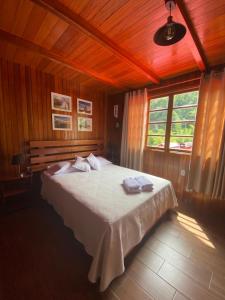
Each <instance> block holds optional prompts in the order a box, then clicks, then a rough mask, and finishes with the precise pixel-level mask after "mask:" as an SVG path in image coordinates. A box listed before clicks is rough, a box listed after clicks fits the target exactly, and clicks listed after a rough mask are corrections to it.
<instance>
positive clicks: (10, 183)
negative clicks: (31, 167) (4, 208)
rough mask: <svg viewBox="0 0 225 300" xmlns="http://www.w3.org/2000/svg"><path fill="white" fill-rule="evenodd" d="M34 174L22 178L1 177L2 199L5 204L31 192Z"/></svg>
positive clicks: (0, 195)
mask: <svg viewBox="0 0 225 300" xmlns="http://www.w3.org/2000/svg"><path fill="white" fill-rule="evenodd" d="M32 177H33V176H32V174H23V177H21V176H7V175H3V176H2V175H0V199H1V202H5V201H6V199H7V198H9V197H13V196H16V195H19V194H24V193H27V192H29V191H31V188H32Z"/></svg>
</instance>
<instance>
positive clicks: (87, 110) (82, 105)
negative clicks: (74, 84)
mask: <svg viewBox="0 0 225 300" xmlns="http://www.w3.org/2000/svg"><path fill="white" fill-rule="evenodd" d="M77 113H78V114H84V115H92V101H88V100H84V99H80V98H77Z"/></svg>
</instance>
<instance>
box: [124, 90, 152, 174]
mask: <svg viewBox="0 0 225 300" xmlns="http://www.w3.org/2000/svg"><path fill="white" fill-rule="evenodd" d="M147 102H148V101H147V89H144V90H138V91H132V92H128V93H126V95H125V106H124V116H123V131H122V142H121V156H120V163H121V165H122V166H124V167H127V168H131V169H135V170H139V171H141V170H142V165H143V152H144V143H145V129H146V120H147Z"/></svg>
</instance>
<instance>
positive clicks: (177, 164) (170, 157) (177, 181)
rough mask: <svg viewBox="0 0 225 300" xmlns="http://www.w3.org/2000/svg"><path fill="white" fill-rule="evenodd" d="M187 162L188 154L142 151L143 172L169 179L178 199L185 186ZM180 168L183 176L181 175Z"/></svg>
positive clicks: (187, 170)
mask: <svg viewBox="0 0 225 300" xmlns="http://www.w3.org/2000/svg"><path fill="white" fill-rule="evenodd" d="M189 164H190V155H189V154H184V153H182V154H180V153H165V152H162V151H157V150H149V149H146V150H145V153H144V172H146V173H150V174H152V175H155V176H159V177H163V178H166V179H168V180H170V181H171V182H172V183H173V186H174V189H175V191H176V194H177V196H178V198H180V199H181V198H182V197H183V194H184V191H185V188H186V183H187V178H188V173H189ZM182 170H183V171H184V172H185V176H182V175H181V171H182Z"/></svg>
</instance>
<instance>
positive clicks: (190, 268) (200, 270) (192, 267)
mask: <svg viewBox="0 0 225 300" xmlns="http://www.w3.org/2000/svg"><path fill="white" fill-rule="evenodd" d="M146 247H149V248H150V249H152V251H154V252H156V253H157V254H158V255H159V256H161V257H162V258H163V259H165V260H166V262H168V263H170V264H171V265H173V266H174V267H176V268H178V269H179V270H181V271H183V272H184V273H185V274H187V275H188V276H190V277H192V278H193V279H194V280H196V281H198V282H199V283H201V284H202V285H204V286H205V287H207V288H208V286H209V283H210V280H211V277H212V271H210V270H209V269H207V268H205V267H204V266H199V265H198V264H194V263H192V262H191V260H190V259H188V258H186V257H185V256H183V255H181V254H179V253H178V252H176V251H175V250H173V249H172V248H170V247H169V246H167V245H166V244H164V243H162V242H160V241H158V240H153V239H152V240H151V241H150V242H147V243H146Z"/></svg>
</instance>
